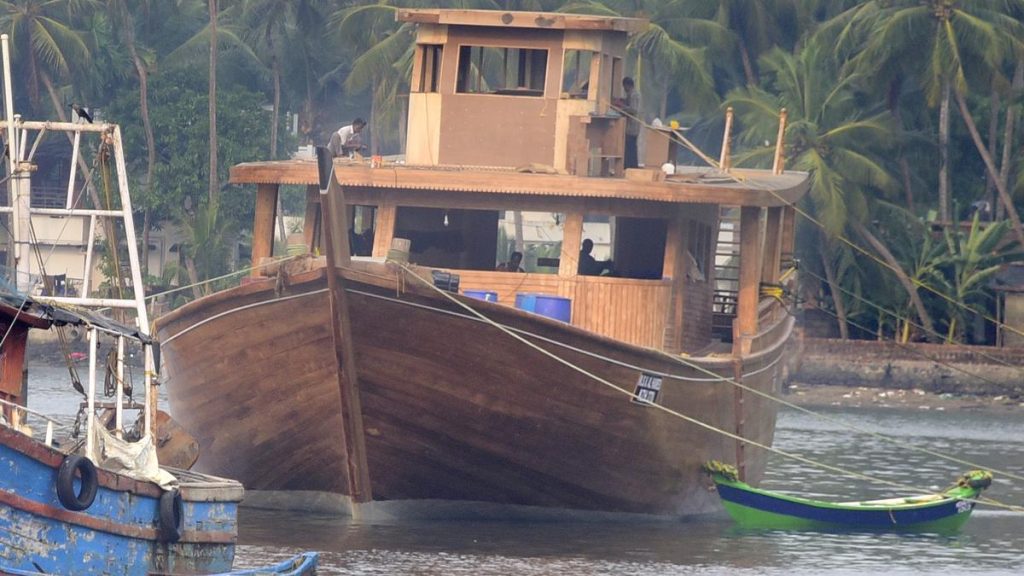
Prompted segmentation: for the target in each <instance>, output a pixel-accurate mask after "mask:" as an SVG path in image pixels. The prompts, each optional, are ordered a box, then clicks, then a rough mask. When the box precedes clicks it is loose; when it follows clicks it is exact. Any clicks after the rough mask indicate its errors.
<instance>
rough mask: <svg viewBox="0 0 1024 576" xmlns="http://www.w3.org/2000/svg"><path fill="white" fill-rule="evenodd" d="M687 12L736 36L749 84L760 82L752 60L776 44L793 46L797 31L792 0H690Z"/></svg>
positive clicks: (754, 60) (744, 73)
mask: <svg viewBox="0 0 1024 576" xmlns="http://www.w3.org/2000/svg"><path fill="white" fill-rule="evenodd" d="M685 8H686V9H688V10H689V11H692V12H690V14H692V16H694V17H702V18H706V19H707V20H711V21H714V22H716V23H717V24H718V25H719V26H721V27H722V28H723V29H726V30H729V31H731V32H732V33H733V35H734V37H735V46H736V48H737V52H739V56H740V61H741V63H742V67H743V75H744V78H745V79H746V84H747V85H748V86H756V85H757V84H759V83H760V79H759V77H758V72H757V70H756V67H755V62H756V61H757V58H758V56H760V55H761V54H763V53H764V52H767V51H768V50H770V49H771V48H773V47H775V46H780V45H781V46H782V47H785V48H787V49H788V48H792V46H793V43H794V40H795V37H796V35H797V34H798V32H799V31H798V30H797V29H796V27H795V25H790V26H786V25H785V24H784V23H786V22H795V19H796V6H795V3H794V1H793V0H690V1H689V2H687V3H686V4H685Z"/></svg>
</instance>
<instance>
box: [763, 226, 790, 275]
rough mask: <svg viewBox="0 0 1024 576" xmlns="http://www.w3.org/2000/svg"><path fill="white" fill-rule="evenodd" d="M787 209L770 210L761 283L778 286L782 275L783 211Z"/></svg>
mask: <svg viewBox="0 0 1024 576" xmlns="http://www.w3.org/2000/svg"><path fill="white" fill-rule="evenodd" d="M785 209H786V208H783V207H778V208H768V210H767V212H768V215H767V216H768V217H767V219H766V221H765V231H764V252H763V253H764V263H763V264H762V268H761V281H762V282H767V283H769V284H777V283H778V282H779V276H780V275H781V269H780V261H781V258H782V224H783V210H785Z"/></svg>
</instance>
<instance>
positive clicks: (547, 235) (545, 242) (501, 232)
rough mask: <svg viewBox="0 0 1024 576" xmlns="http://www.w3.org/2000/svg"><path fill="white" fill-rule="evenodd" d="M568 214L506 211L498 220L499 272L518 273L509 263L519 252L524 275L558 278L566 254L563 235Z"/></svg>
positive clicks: (497, 266)
mask: <svg viewBox="0 0 1024 576" xmlns="http://www.w3.org/2000/svg"><path fill="white" fill-rule="evenodd" d="M564 228H565V214H562V213H560V212H539V211H523V210H506V211H502V212H501V217H500V218H499V220H498V231H497V232H498V251H497V253H496V254H495V262H496V267H495V269H496V270H500V271H504V272H517V270H515V269H511V268H512V266H510V265H509V262H511V261H512V254H513V253H514V252H519V253H520V255H521V257H522V259H521V263H520V264H519V268H520V269H522V271H524V272H530V273H538V274H558V266H559V263H560V261H561V258H560V257H561V254H562V234H563V229H564Z"/></svg>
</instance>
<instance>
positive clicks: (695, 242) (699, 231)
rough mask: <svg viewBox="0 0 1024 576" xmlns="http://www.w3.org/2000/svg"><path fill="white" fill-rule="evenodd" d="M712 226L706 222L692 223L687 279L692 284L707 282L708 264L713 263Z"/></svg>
mask: <svg viewBox="0 0 1024 576" xmlns="http://www.w3.org/2000/svg"><path fill="white" fill-rule="evenodd" d="M711 249H712V236H711V225H710V224H708V223H706V222H692V221H691V223H690V232H689V250H688V252H689V255H688V258H687V259H688V260H689V262H688V263H687V269H686V278H687V279H688V280H690V281H691V282H707V280H708V264H709V263H710V262H711Z"/></svg>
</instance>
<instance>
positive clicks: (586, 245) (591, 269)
mask: <svg viewBox="0 0 1024 576" xmlns="http://www.w3.org/2000/svg"><path fill="white" fill-rule="evenodd" d="M593 249H594V241H593V240H591V239H590V238H586V239H584V240H583V247H582V248H580V263H579V267H578V268H577V273H579V274H580V275H583V276H600V275H601V273H602V272H604V271H605V270H611V269H612V261H611V260H596V259H595V258H594V257H593V256H591V255H590V252H591V251H592V250H593Z"/></svg>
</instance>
